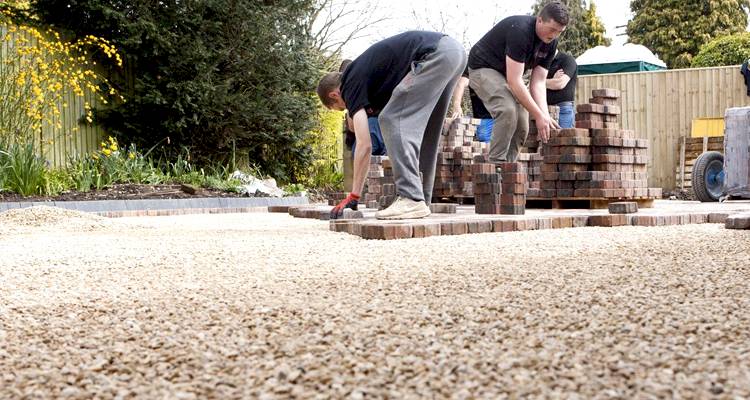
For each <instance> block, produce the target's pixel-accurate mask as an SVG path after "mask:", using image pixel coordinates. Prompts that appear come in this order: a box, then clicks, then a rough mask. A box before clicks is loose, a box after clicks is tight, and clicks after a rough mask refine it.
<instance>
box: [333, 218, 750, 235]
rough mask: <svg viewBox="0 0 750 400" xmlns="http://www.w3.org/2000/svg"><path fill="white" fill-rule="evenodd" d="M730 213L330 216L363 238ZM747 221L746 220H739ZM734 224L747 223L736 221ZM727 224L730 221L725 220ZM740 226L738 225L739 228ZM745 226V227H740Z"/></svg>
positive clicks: (336, 225)
mask: <svg viewBox="0 0 750 400" xmlns="http://www.w3.org/2000/svg"><path fill="white" fill-rule="evenodd" d="M729 218H730V214H729V213H682V214H672V215H632V214H630V215H629V214H608V215H568V216H534V217H520V218H519V217H516V218H513V217H488V218H462V219H458V218H449V219H426V220H414V221H393V222H391V221H378V220H369V219H368V220H331V221H330V229H331V230H332V231H334V232H346V233H349V234H352V235H355V236H360V237H362V238H364V239H381V240H393V239H410V238H423V237H429V236H447V235H465V234H473V233H491V232H515V231H527V230H545V229H564V228H581V227H587V226H589V227H616V226H670V225H687V224H706V223H716V224H721V223H727V221H730V219H729ZM742 221H746V220H744V219H743V220H742ZM736 226H746V225H741V224H738V225H736ZM727 227H729V224H727ZM738 229H739V228H738ZM742 229H748V228H742Z"/></svg>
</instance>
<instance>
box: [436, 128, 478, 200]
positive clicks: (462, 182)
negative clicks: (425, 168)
mask: <svg viewBox="0 0 750 400" xmlns="http://www.w3.org/2000/svg"><path fill="white" fill-rule="evenodd" d="M479 122H480V120H478V119H472V118H468V117H464V118H456V119H454V120H452V121H450V122H449V123H446V125H445V128H444V130H443V134H442V136H441V138H440V152H439V153H438V160H437V168H436V170H435V184H434V187H433V198H436V199H439V198H441V197H471V196H473V195H474V192H473V184H472V173H471V165H472V163H473V159H474V157H475V156H476V155H481V154H486V153H487V152H488V151H489V144H487V143H481V142H478V141H476V140H475V139H476V130H477V126H478V125H479Z"/></svg>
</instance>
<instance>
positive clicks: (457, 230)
mask: <svg viewBox="0 0 750 400" xmlns="http://www.w3.org/2000/svg"><path fill="white" fill-rule="evenodd" d="M468 231H469V228H468V226H467V224H466V221H444V222H440V234H441V235H465V234H467V233H468Z"/></svg>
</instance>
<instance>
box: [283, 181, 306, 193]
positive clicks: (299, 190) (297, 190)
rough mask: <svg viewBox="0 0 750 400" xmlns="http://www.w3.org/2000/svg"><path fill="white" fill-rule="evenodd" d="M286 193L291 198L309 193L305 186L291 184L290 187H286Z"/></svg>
mask: <svg viewBox="0 0 750 400" xmlns="http://www.w3.org/2000/svg"><path fill="white" fill-rule="evenodd" d="M284 192H285V193H286V194H287V195H290V196H298V195H300V194H303V193H305V192H307V189H305V186H304V185H301V184H299V183H290V184H289V185H286V186H284Z"/></svg>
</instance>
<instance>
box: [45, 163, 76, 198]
mask: <svg viewBox="0 0 750 400" xmlns="http://www.w3.org/2000/svg"><path fill="white" fill-rule="evenodd" d="M73 187H75V181H74V180H73V177H72V176H71V175H70V173H69V172H68V170H66V169H60V168H58V169H51V170H47V171H46V172H45V174H44V194H45V195H47V196H57V195H59V194H60V193H63V192H66V191H68V190H70V189H72V188H73Z"/></svg>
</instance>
